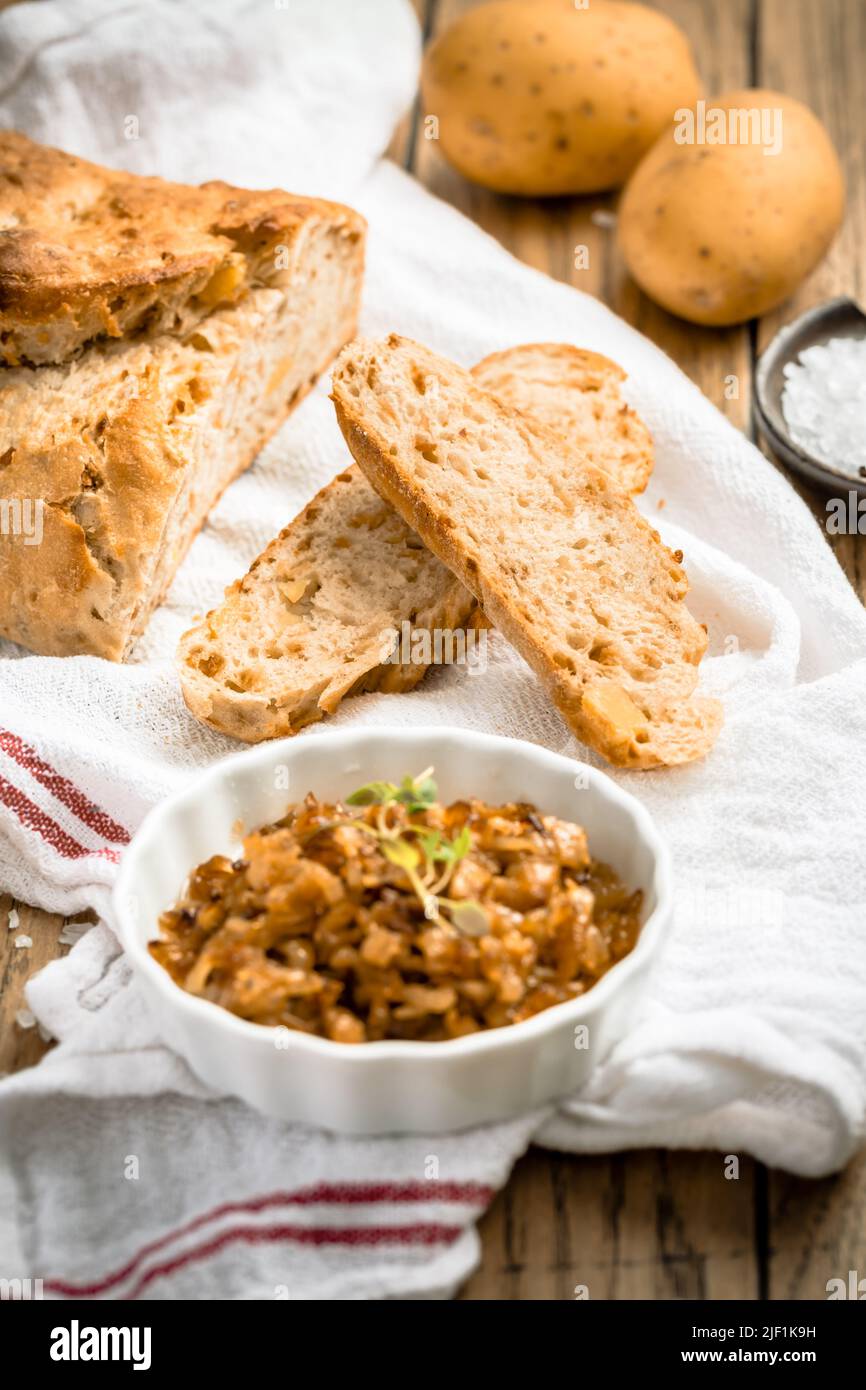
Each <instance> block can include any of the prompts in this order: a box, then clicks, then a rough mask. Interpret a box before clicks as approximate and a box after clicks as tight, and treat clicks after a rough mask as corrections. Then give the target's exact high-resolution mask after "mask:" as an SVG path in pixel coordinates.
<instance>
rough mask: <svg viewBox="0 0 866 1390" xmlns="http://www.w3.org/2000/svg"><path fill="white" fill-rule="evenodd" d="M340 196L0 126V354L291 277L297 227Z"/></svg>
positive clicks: (39, 360)
mask: <svg viewBox="0 0 866 1390" xmlns="http://www.w3.org/2000/svg"><path fill="white" fill-rule="evenodd" d="M337 222H342V223H343V225H344V226H345V228H346V229H347V234H349V235H354V236H355V237H356V238H357V237H359V236H360V219H359V218H358V216H357V214H355V213H353V212H351V211H350V210H349V209H345V208H340V207H339V206H338V205H337V204H333V203H325V202H322V201H321V200H318V199H309V198H297V197H294V196H293V195H292V194H289V193H283V192H282V191H281V190H279V189H273V190H269V191H266V192H253V191H249V190H247V189H243V188H233V187H232V186H231V185H230V184H226V183H220V182H213V183H206V184H202V185H201V187H188V186H186V185H183V184H177V183H168V182H166V180H165V179H159V178H143V177H141V176H139V175H136V174H127V173H121V172H118V171H116V170H113V169H106V168H103V167H102V166H101V165H98V164H91V163H89V162H88V161H87V160H84V159H78V158H76V157H75V156H74V155H70V154H64V153H63V151H62V150H55V149H50V148H48V147H46V146H44V145H38V144H36V143H35V142H34V141H32V140H29V139H28V138H27V137H26V136H25V135H21V134H19V133H18V132H17V131H11V130H7V131H0V362H2V363H4V364H6V365H7V366H13V367H14V366H18V365H19V364H31V365H41V364H45V363H60V362H65V361H67V360H69V358H71V357H72V356H74V355H75V354H76V353H78V352H80V351H81V349H82V348H83V347H84V346H85V345H86V344H88V343H92V342H94V341H96V340H99V339H104V338H121V337H130V336H132V335H135V334H140V333H147V334H148V335H149V336H151V337H155V336H156V335H158V334H160V333H173V334H175V335H181V336H186V335H187V334H188V333H189V332H190V330H191V329H192V328H193V327H194V326H195V324H196V323H198V322H199V321H200V320H201V319H203V318H205V317H206V316H207V315H208V314H209V313H211V312H212V310H214V309H215V308H218V307H222V306H224V305H228V304H236V303H238V302H239V301H240V300H241V299H242V298H243V297H244V296H245V295H246V294H248V293H249V292H250V291H251V290H253V289H256V288H261V287H269V288H274V289H283V290H286V289H288V288H289V287H290V286H291V284H292V282H293V277H294V275H295V274H296V272H297V268H298V265H299V263H303V262H309V260H310V258H311V257H310V252H309V251H308V250H306V248H305V246H304V243H305V242H306V241H310V240H312V241H315V240H316V239H317V238H318V235H319V228H320V227H321V226H322V225H323V224H325V225H328V226H330V227H333V226H334V225H335V224H336V223H337Z"/></svg>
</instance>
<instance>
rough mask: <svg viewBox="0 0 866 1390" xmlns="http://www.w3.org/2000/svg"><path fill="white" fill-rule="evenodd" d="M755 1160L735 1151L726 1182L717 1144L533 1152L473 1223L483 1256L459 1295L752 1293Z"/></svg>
mask: <svg viewBox="0 0 866 1390" xmlns="http://www.w3.org/2000/svg"><path fill="white" fill-rule="evenodd" d="M756 1166H757V1165H755V1164H754V1163H753V1162H752V1161H751V1160H750V1159H743V1160H742V1162H741V1163H740V1176H739V1179H737V1180H728V1179H727V1178H726V1177H725V1175H724V1160H723V1157H722V1155H721V1154H709V1153H684V1152H678V1153H666V1152H664V1151H662V1150H658V1151H649V1152H638V1153H628V1154H618V1155H614V1156H612V1157H598V1158H596V1157H593V1158H577V1157H569V1156H564V1155H562V1154H553V1153H543V1152H541V1151H539V1150H531V1151H530V1152H529V1153H528V1154H527V1155H526V1156H525V1157H524V1158H523V1159H521V1161H520V1162H519V1163H518V1164H517V1166H516V1168H515V1170H514V1172H513V1173H512V1176H511V1179H510V1181H509V1183H508V1186H507V1187H506V1188H505V1190H504V1191H503V1192H501V1193H500V1194H499V1196H498V1197H497V1199H496V1201H495V1202H494V1203H493V1206H492V1207H491V1209H490V1211H489V1212H488V1213H487V1215H486V1216H485V1217H484V1219H483V1221H482V1222H481V1226H480V1234H481V1241H482V1249H483V1260H482V1264H481V1267H480V1269H479V1270H478V1271H477V1272H476V1273H475V1274H474V1275H473V1277H472V1279H470V1280H469V1282H468V1283H467V1285H466V1286H465V1288H464V1290H463V1293H462V1295H461V1296H462V1297H463V1298H468V1299H497V1300H498V1299H521V1300H524V1299H545V1300H548V1299H575V1298H577V1297H586V1296H587V1295H588V1297H589V1298H590V1300H592V1299H617V1300H620V1299H637V1298H650V1299H654V1300H666V1299H682V1298H688V1299H732V1298H757V1297H758V1296H759V1288H760V1281H759V1271H758V1267H757V1262H756V1259H755V1251H754V1206H755V1202H754V1179H755V1170H756ZM584 1290H586V1293H584V1292H583V1291H584Z"/></svg>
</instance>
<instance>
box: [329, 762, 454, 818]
mask: <svg viewBox="0 0 866 1390" xmlns="http://www.w3.org/2000/svg"><path fill="white" fill-rule="evenodd" d="M432 771H433V769H432V767H428V768H425V770H424V771H423V772H420V773H419V774H418V776H417V777H404V778H403V780H402V782H401V783H400V785H399V786H398V785H397V783H396V782H368V783H367V785H366V786H364V787H359V788H358V790H357V791H354V792H352V795H351V796H349V797H347V798H346V804H347V805H348V806H387V805H388V803H389V802H391V801H396V802H398V803H399V804H400V805H401V806H405V807H406V809H407V810H408V811H410V812H411V811H425V810H426V809H427V807H428V806H432V805H433V802H434V801H435V800H436V783H435V782H434V781H433V778H432V776H431V775H430V774H431V773H432Z"/></svg>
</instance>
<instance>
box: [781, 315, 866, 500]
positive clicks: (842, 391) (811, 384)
mask: <svg viewBox="0 0 866 1390" xmlns="http://www.w3.org/2000/svg"><path fill="white" fill-rule="evenodd" d="M782 414H783V415H784V417H785V422H786V424H787V426H788V430H789V433H790V435H791V438H792V439H793V440H794V442H795V443H796V444H798V445H799V446H800V448H801V449H803V450H805V452H806V453H808V454H811V455H812V457H813V458H815V459H818V460H819V461H820V462H821V463H826V464H829V465H830V466H831V467H833V468H838V469H840V470H841V471H842V472H844V473H847V474H848V475H849V476H850V477H852V478H856V477H863V478H866V338H831V339H830V341H829V342H827V343H820V344H818V343H816V344H815V346H814V347H810V348H804V350H803V351H802V352H801V353H800V355H799V358H798V359H797V361H796V362H787V363H786V364H785V385H784V389H783V391H782Z"/></svg>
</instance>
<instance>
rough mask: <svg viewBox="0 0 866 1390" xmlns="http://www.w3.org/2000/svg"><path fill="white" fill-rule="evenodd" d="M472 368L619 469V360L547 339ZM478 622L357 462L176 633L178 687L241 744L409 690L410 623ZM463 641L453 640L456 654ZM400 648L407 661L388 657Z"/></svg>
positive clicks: (415, 626) (417, 674) (462, 593)
mask: <svg viewBox="0 0 866 1390" xmlns="http://www.w3.org/2000/svg"><path fill="white" fill-rule="evenodd" d="M585 358H592V366H591V367H586V366H585V363H584V360H583V359H585ZM473 374H474V375H476V376H477V377H478V379H479V380H480V381H482V382H483V383H484V384H485V385H486V384H487V381H488V378H489V380H490V381H491V384H492V385H493V386H494V387H495V389H496V390H497V391H498V392H499V394H500V396H501V397H502V398H503V399H506V400H507V399H509V398H511V397H512V393H513V397H514V398H515V399H517V398H518V397H519V400H520V402H521V406H522V408H523V409H524V410H526V411H527V412H529V413H533V412H534V411H535V410H536V409H537V411H538V414H539V417H540V418H541V419H542V420H546V421H550V422H552V423H555V424H556V425H557V426H559V425H560V424H561V425H562V426H563V427H564V428H565V429H566V430H567V431H568V433H569V435H570V436H571V438H572V441H573V442H575V443H581V444H583V445H584V447H585V448H587V449H588V450H590V451H591V452H592V453H593V456H594V457H596V458H597V460H598V461H599V462H600V463H601V462H602V461H604V463H605V465H607V466H609V467H610V469H611V470H612V471H614V470H616V469H617V467H618V465H619V463H620V460H621V458H622V457H623V453H622V447H621V438H622V436H621V432H620V431H621V422H622V418H623V413H622V410H621V409H620V407H621V405H622V402H621V400H620V399H619V397H618V394H617V393H618V383H619V380H620V379H621V376H622V373H621V371H620V368H619V367H617V366H616V364H615V363H613V362H608V360H607V358H602V357H598V356H597V354H592V353H590V354H584V353H580V352H579V351H578V349H576V348H570V347H569V346H568V345H567V344H559V343H554V344H543V345H540V346H538V345H537V346H533V347H531V348H525V347H518V348H511V349H508V350H507V351H505V352H499V353H494V354H493V356H492V357H487V358H485V359H484V361H483V362H479V363H478V365H477V366H476V367H474V368H473ZM557 381H559V385H558V386H557ZM536 383H537V385H536ZM600 392H604V395H605V406H604V409H603V410H602V411H601V412H600V413H596V412H595V410H594V409H592V408H589V409H584V408H582V407H583V399H584V393H587V394H588V395H589V397H590V403H591V405H594V404H595V402H596V400H597V399H598V396H599V393H600ZM629 428H630V429H631V430H632V431H633V434H634V437H635V438H641V439H643V441H644V442H643V449H644V454H645V457H646V458H648V460H649V463H650V465H651V463H652V443H651V440H650V438H649V434H648V433H647V431H646V430H645V427H644V426H643V424H642V422H641V421H640V420H638V419H637V417H636V416H635V417H634V419H633V420H631V419H630V424H629ZM482 621H483V619H482V617H481V613H480V610H479V609H478V608H477V606H476V602H475V599H474V598H473V596H472V595H471V594H470V593H469V592H468V590H466V589H465V588H464V587H463V585H462V584H461V583H460V582H459V580H457V579H455V577H454V575H453V574H452V573H451V571H450V570H449V569H448V567H447V566H446V565H443V564H442V562H441V561H440V560H437V559H436V557H435V556H434V555H432V554H431V553H430V551H429V550H427V548H426V546H423V545H422V544H421V543H420V542H419V540H418V537H417V536H416V535H415V533H414V532H413V531H412V530H411V529H410V528H409V527H408V526H407V525H406V523H405V522H404V521H403V519H402V518H401V517H400V516H398V514H397V513H396V512H395V511H394V510H393V509H392V508H390V507H387V506H385V505H384V504H383V502H382V500H381V498H380V497H379V496H378V494H377V493H376V492H375V491H374V489H373V488H372V487H371V486H370V484H369V483H368V482H367V479H366V478H365V477H364V475H363V473H361V472H360V470H359V469H358V468H357V467H356V466H355V465H354V464H353V465H352V466H351V467H350V468H348V469H347V470H346V471H345V472H344V473H341V474H340V475H339V477H337V478H335V479H334V481H333V482H331V483H329V484H328V485H327V487H325V488H323V489H322V490H321V492H319V494H318V495H317V496H316V497H315V498H314V499H313V501H312V502H311V503H310V504H309V506H307V507H305V508H304V510H303V511H302V512H301V514H300V515H299V516H297V517H296V518H295V520H294V521H293V522H292V523H291V524H290V525H289V526H287V527H286V528H285V530H284V531H282V532H281V533H280V535H279V536H277V538H276V539H275V540H274V541H272V542H271V544H270V545H269V546H268V547H267V549H266V550H265V551H264V553H263V554H262V555H261V556H259V558H258V559H257V560H255V561H254V562H253V565H252V568H251V569H250V571H249V573H248V574H247V575H246V576H245V577H244V578H243V579H240V580H238V581H236V582H235V583H234V584H233V585H232V586H231V587H230V588H229V589H228V590H227V591H226V597H225V599H224V601H223V602H222V603H221V604H220V606H219V607H218V608H216V609H214V611H213V612H212V613H209V614H208V615H207V617H206V618H205V619H204V620H203V621H202V622H201V623H199V624H198V625H197V626H196V627H194V628H192V629H191V631H189V632H187V633H186V634H185V635H184V637H183V638H182V640H181V643H180V646H179V649H178V670H179V672H180V680H181V686H182V689H183V694H184V699H185V700H186V703H187V705H188V706H189V708H190V710H191V711H192V713H193V714H194V715H196V717H197V718H198V719H201V720H202V721H203V722H204V723H206V724H209V725H211V727H213V728H215V729H219V730H220V731H221V732H222V733H226V734H232V735H234V736H235V737H236V738H241V739H244V740H246V741H248V742H257V741H259V740H260V739H266V738H275V737H278V736H279V735H284V734H290V733H294V732H296V731H297V730H298V729H300V728H302V727H303V726H304V725H305V724H309V723H311V722H312V721H313V720H316V719H320V718H321V717H322V715H324V714H330V713H332V712H333V710H334V709H335V708H336V707H337V705H338V704H339V703H340V701H341V700H342V699H343V697H344V696H346V695H348V694H352V693H357V692H359V691H369V690H387V691H398V690H409V689H411V688H412V686H414V685H416V684H417V683H418V681H419V680H420V679H421V677H422V676H423V675H424V672H425V671H426V669H427V667H426V665H425V664H424V663H423V662H419V661H418V659H417V657H418V654H419V651H420V652H421V653H422V654H423V652H424V644H423V642H422V643H417V644H415V646H414V649H413V642H414V634H415V633H416V632H419V631H423V630H427V631H431V632H435V630H436V629H439V630H440V631H443V630H444V631H447V632H453V631H454V630H455V629H457V630H459V629H460V628H464V627H467V626H477V625H480V624H481V622H482ZM404 625H407V627H408V629H409V632H408V635H407V636H405V637H404V633H405V632H406V627H404ZM466 640H467V639H466V638H464V645H463V647H458V648H457V650H458V652H462V653H464V654H465V651H466V646H465V643H466ZM452 650H453V649H452ZM407 654H409V655H411V656H412V657H414V659H412V660H407V661H403V660H402V659H401V660H397V659H395V657H396V656H399V657H401V658H402V656H404V655H407Z"/></svg>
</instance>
